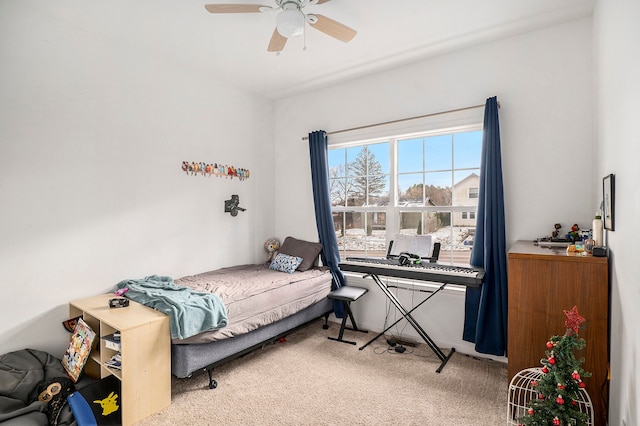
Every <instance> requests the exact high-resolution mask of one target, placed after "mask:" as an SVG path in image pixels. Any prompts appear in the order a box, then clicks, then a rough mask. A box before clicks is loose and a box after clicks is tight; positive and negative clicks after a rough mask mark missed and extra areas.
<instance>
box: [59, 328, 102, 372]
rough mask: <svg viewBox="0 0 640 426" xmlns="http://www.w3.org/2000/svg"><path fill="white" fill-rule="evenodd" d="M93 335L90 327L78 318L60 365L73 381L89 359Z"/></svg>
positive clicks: (94, 335)
mask: <svg viewBox="0 0 640 426" xmlns="http://www.w3.org/2000/svg"><path fill="white" fill-rule="evenodd" d="M95 337H96V333H95V332H94V331H93V330H92V329H91V327H89V325H88V324H87V323H86V322H84V320H83V319H82V318H79V319H78V323H77V324H76V327H75V329H74V330H73V334H72V335H71V342H70V343H69V347H68V348H67V350H66V352H65V353H64V356H63V357H62V366H63V367H64V369H65V370H67V374H69V377H71V380H73V381H74V383H75V382H77V381H78V379H79V378H80V375H81V374H82V369H83V368H84V365H85V364H86V362H87V360H88V359H89V354H90V353H91V347H92V346H93V341H94V339H95Z"/></svg>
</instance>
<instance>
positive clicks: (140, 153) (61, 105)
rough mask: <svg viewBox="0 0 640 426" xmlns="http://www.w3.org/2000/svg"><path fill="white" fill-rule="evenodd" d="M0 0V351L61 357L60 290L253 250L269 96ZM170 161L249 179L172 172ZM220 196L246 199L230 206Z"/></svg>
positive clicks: (266, 180) (266, 186)
mask: <svg viewBox="0 0 640 426" xmlns="http://www.w3.org/2000/svg"><path fill="white" fill-rule="evenodd" d="M0 9H1V11H0V63H1V64H2V66H0V206H1V208H0V271H2V280H3V284H2V302H3V308H2V309H1V310H0V352H2V353H4V352H6V351H10V350H14V349H21V348H24V347H32V348H37V349H43V350H47V351H49V352H51V353H53V354H58V356H61V355H62V351H63V349H64V347H66V345H67V343H68V334H66V333H65V332H64V330H63V328H62V326H61V324H60V323H61V321H62V320H64V319H66V318H67V316H68V312H67V302H68V300H70V299H74V298H80V297H85V296H91V295H95V294H98V293H100V292H106V291H110V290H112V289H113V287H114V286H115V284H116V283H117V282H119V281H120V280H123V279H128V278H142V277H144V276H147V275H152V274H158V275H169V276H172V277H175V278H178V277H180V276H184V275H188V274H192V273H198V272H203V271H206V270H211V269H215V268H218V267H222V266H229V265H232V264H236V263H237V262H238V259H242V260H243V261H247V263H252V262H258V261H261V260H263V259H264V258H265V253H264V249H263V247H262V243H263V242H264V240H265V239H266V238H268V237H270V236H272V235H273V231H274V225H273V224H274V216H273V215H274V204H273V187H272V182H273V179H274V176H273V167H272V164H271V163H272V160H271V159H272V158H273V125H272V122H273V104H272V103H271V102H267V101H265V100H263V99H261V98H257V97H255V96H253V95H248V94H246V93H244V92H242V91H239V90H234V89H233V88H231V87H230V86H229V85H228V84H225V83H224V82H217V81H216V80H215V78H213V77H212V76H211V75H208V74H205V73H199V72H196V71H195V70H191V69H188V68H185V67H184V66H182V65H181V64H179V63H175V61H173V60H172V58H168V57H162V56H158V55H154V54H152V53H150V52H147V51H145V50H141V49H138V48H136V47H135V46H134V45H133V43H132V44H131V45H127V44H123V43H122V42H117V41H114V40H111V39H108V38H105V37H103V36H101V35H100V30H99V29H97V28H96V29H95V31H93V29H91V30H89V29H86V28H84V27H83V26H82V19H76V20H73V19H64V18H62V16H63V15H64V13H60V14H50V13H40V11H39V9H38V8H35V7H29V6H23V5H22V3H20V2H8V3H7V2H5V3H3V4H2V5H0ZM60 12H61V11H60ZM72 15H73V14H72ZM185 160H186V161H204V162H218V161H219V162H223V163H226V164H229V165H234V166H236V167H245V168H249V169H250V170H251V172H252V175H251V178H250V179H249V180H247V181H244V182H239V181H238V180H237V179H234V180H229V179H224V178H222V179H221V178H213V177H210V178H205V177H201V176H197V177H196V176H193V177H192V176H187V175H185V174H184V173H183V172H182V170H181V169H180V166H181V162H182V161H185ZM232 194H238V195H239V196H240V201H241V204H240V205H241V206H243V207H246V208H247V209H248V210H247V211H246V212H243V213H240V214H239V215H238V216H237V217H234V218H232V217H231V216H230V215H229V214H225V213H224V212H223V210H224V200H226V199H229V198H230V196H231V195H232Z"/></svg>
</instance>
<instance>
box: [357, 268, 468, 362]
mask: <svg viewBox="0 0 640 426" xmlns="http://www.w3.org/2000/svg"><path fill="white" fill-rule="evenodd" d="M367 277H371V279H373V281H374V282H375V283H376V284H377V285H378V287H380V290H382V292H383V293H384V295H385V296H386V297H387V299H389V301H390V302H391V303H393V305H394V306H395V307H396V309H397V310H398V311H399V312H400V313H401V314H402V317H401V318H400V319H398V320H397V321H396V322H394V323H393V324H391V325H390V326H389V327H387V328H386V329H385V330H384V331H383V332H382V333H380V334H378V335H377V336H375V337H374V338H373V339H371V340H369V341H368V342H367V343H365V344H364V345H363V346H362V347H360V350H363V349H364V348H366V347H367V346H369V345H370V344H371V343H373V342H374V341H375V340H377V339H378V338H379V337H380V336H383V335H384V334H385V333H386V332H387V331H389V330H390V329H391V327H393V326H394V325H396V324H397V323H399V322H400V321H402V320H403V319H406V320H407V322H408V323H409V324H410V325H411V327H413V329H414V330H415V331H416V332H417V333H418V334H419V335H420V337H421V338H422V340H424V341H425V343H426V344H427V345H428V346H429V347H430V348H431V350H432V351H433V353H435V354H436V356H437V357H438V359H439V360H440V361H441V363H440V367H438V368H437V369H436V373H440V372H441V371H442V369H443V368H444V366H445V365H446V364H447V362H448V361H449V359H450V358H451V356H452V355H453V354H454V353H455V351H456V349H455V348H451V352H449V355H445V354H444V352H442V350H441V349H440V348H439V347H438V345H436V343H435V342H434V341H433V340H432V339H431V337H429V335H428V334H427V332H426V331H424V329H423V328H422V326H421V325H420V324H419V323H418V321H416V320H415V318H413V316H412V315H411V313H412V312H413V311H415V310H416V309H418V308H419V307H420V306H422V305H423V304H424V303H425V302H426V301H427V300H429V299H431V298H432V297H433V296H435V295H436V294H437V293H439V292H440V291H441V290H442V289H444V288H445V286H446V285H447V284H449V283H448V282H445V283H442V284H441V285H440V287H438V288H437V289H436V290H433V291H429V292H430V293H431V294H430V295H429V296H428V297H427V298H426V299H424V300H423V301H422V302H420V303H418V304H417V305H416V306H414V307H413V308H412V309H410V310H407V308H405V307H404V306H403V305H402V303H401V302H400V301H399V300H398V298H397V297H396V295H395V294H393V292H392V291H390V290H389V287H388V286H387V285H385V284H384V283H383V282H382V280H381V279H380V277H378V275H377V274H366V275H365V276H364V277H363V278H367ZM392 288H393V287H392Z"/></svg>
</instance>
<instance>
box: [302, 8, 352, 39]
mask: <svg viewBox="0 0 640 426" xmlns="http://www.w3.org/2000/svg"><path fill="white" fill-rule="evenodd" d="M307 22H309V25H311V26H312V27H313V28H315V29H316V30H318V31H322V32H323V33H325V34H327V35H330V36H331V37H333V38H337V39H338V40H340V41H344V42H345V43H346V42H349V41H351V40H352V39H353V38H354V37H355V36H356V34H357V32H356V30H354V29H351V28H349V27H347V26H346V25H344V24H341V23H340V22H337V21H334V20H333V19H331V18H327V17H326V16H323V15H318V14H313V15H307Z"/></svg>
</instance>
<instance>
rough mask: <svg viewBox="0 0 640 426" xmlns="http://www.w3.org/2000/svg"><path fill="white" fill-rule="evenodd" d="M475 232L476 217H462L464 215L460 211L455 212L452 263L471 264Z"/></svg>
mask: <svg viewBox="0 0 640 426" xmlns="http://www.w3.org/2000/svg"><path fill="white" fill-rule="evenodd" d="M469 216H471V215H469ZM474 216H475V212H474ZM475 233H476V221H475V219H472V218H468V219H462V215H461V214H460V213H454V215H453V227H452V243H451V258H452V263H458V264H469V260H470V259H471V248H472V247H473V237H474V235H475Z"/></svg>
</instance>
